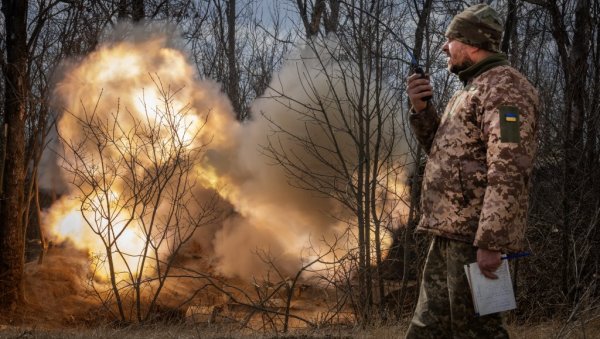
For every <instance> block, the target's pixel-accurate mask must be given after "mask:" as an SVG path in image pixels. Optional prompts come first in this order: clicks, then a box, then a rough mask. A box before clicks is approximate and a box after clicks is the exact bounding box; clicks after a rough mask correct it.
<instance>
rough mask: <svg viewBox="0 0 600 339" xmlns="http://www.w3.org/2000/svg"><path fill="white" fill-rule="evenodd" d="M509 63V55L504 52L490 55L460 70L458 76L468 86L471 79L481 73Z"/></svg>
mask: <svg viewBox="0 0 600 339" xmlns="http://www.w3.org/2000/svg"><path fill="white" fill-rule="evenodd" d="M504 65H509V63H508V57H507V56H506V54H504V53H497V54H493V55H490V56H489V57H487V58H485V59H483V60H481V61H479V62H478V63H476V64H475V65H472V66H471V67H469V68H467V69H465V70H464V71H460V72H458V78H459V79H460V81H462V83H463V85H464V86H466V85H467V83H469V82H470V81H471V79H473V78H475V77H476V76H478V75H479V74H481V73H483V72H485V71H487V70H490V69H492V68H494V67H498V66H504Z"/></svg>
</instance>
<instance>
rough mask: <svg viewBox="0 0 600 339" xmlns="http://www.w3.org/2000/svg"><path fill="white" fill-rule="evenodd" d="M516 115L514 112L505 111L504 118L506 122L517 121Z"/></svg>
mask: <svg viewBox="0 0 600 339" xmlns="http://www.w3.org/2000/svg"><path fill="white" fill-rule="evenodd" d="M517 118H518V115H517V114H515V113H506V115H505V117H504V119H506V121H508V122H517Z"/></svg>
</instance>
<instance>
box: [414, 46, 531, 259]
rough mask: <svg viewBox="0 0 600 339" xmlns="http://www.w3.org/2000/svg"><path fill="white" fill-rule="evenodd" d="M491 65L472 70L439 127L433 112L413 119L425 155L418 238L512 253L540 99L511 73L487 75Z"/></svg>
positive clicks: (519, 237)
mask: <svg viewBox="0 0 600 339" xmlns="http://www.w3.org/2000/svg"><path fill="white" fill-rule="evenodd" d="M488 59H489V60H488ZM488 59H485V60H483V61H481V62H479V63H477V64H475V65H473V66H471V69H469V70H468V72H467V73H469V74H475V76H473V77H472V78H470V79H465V80H466V82H465V83H466V86H465V87H464V88H463V89H462V90H460V91H458V92H457V93H456V94H455V95H454V96H453V97H452V99H451V100H450V102H449V103H448V105H447V106H446V110H445V112H444V114H443V115H442V117H441V119H440V118H438V117H437V114H436V112H435V109H434V108H433V107H432V105H428V107H427V109H426V110H424V111H422V112H418V113H414V114H411V116H410V122H411V127H412V129H413V132H414V134H415V136H416V137H417V139H418V140H419V142H420V143H421V144H422V145H423V147H424V148H425V150H426V151H427V153H428V161H427V165H426V167H425V174H424V178H423V192H422V195H421V208H422V216H421V220H420V221H419V225H418V227H417V230H418V231H419V232H427V233H430V234H433V235H438V236H442V237H445V238H450V239H454V240H459V241H463V242H467V243H469V244H473V245H474V246H476V247H481V248H485V249H489V250H500V251H503V252H513V251H519V250H521V249H522V248H523V245H524V233H525V222H526V216H527V215H526V214H527V206H528V199H527V198H528V190H529V179H530V173H531V169H532V166H533V157H534V154H535V151H536V143H535V133H536V117H537V110H538V106H539V98H538V94H537V91H536V90H535V88H534V87H533V86H532V85H531V84H530V83H529V82H528V81H527V79H526V78H525V77H524V76H523V75H521V74H520V73H519V72H518V71H517V70H515V69H514V68H512V67H510V66H508V65H500V66H496V67H493V68H491V69H490V68H489V63H490V60H492V62H495V61H494V60H497V59H498V55H496V56H494V57H491V58H488ZM477 69H486V70H485V71H484V72H482V73H481V72H477V71H476V70H477ZM466 71H467V70H466ZM459 75H460V74H459ZM507 109H508V110H509V111H511V112H513V113H514V114H513V115H511V117H510V120H511V121H509V118H508V116H506V114H505V112H506V111H507ZM503 114H504V115H503ZM501 118H502V119H501ZM507 126H508V128H509V129H511V130H512V134H517V138H515V136H514V135H513V136H512V137H511V138H507V136H506V135H503V133H505V134H506V128H507ZM503 137H504V140H503V139H502V138H503ZM511 141H512V142H511Z"/></svg>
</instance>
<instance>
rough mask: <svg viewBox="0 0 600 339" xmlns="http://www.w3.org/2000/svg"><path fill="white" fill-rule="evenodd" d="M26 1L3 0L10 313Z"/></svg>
mask: <svg viewBox="0 0 600 339" xmlns="http://www.w3.org/2000/svg"><path fill="white" fill-rule="evenodd" d="M27 8H28V1H27V0H3V1H2V12H3V13H4V18H5V22H6V26H5V27H6V38H7V39H6V54H7V58H6V66H5V69H4V74H5V102H4V123H5V124H6V125H7V126H8V130H7V136H6V154H5V157H6V159H5V163H4V173H3V176H2V179H3V180H2V196H1V205H0V291H2V293H0V307H1V309H2V311H4V312H11V311H12V310H14V309H15V307H16V306H17V305H18V303H20V302H22V301H23V300H24V295H23V281H22V280H23V265H24V258H23V255H24V250H25V234H24V227H23V222H22V218H21V213H22V210H23V200H24V184H25V160H24V159H25V117H26V113H27V112H26V98H27V92H28V90H27V77H26V75H27V48H26V46H27V31H26V23H27Z"/></svg>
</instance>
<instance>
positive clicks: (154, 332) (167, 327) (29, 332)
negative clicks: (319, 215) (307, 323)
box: [0, 316, 600, 339]
mask: <svg viewBox="0 0 600 339" xmlns="http://www.w3.org/2000/svg"><path fill="white" fill-rule="evenodd" d="M583 325H584V326H583ZM405 329H406V324H405V323H404V324H402V325H395V326H379V327H374V328H370V329H356V328H344V327H340V328H328V329H320V330H298V331H293V332H290V333H287V334H283V333H258V332H252V331H250V330H241V329H239V327H235V326H232V325H231V324H229V325H223V326H219V325H210V326H209V325H193V324H153V325H145V326H128V327H122V328H116V327H110V326H100V327H95V328H70V329H52V330H48V329H36V328H35V327H27V328H26V327H14V326H6V325H0V338H61V339H62V338H67V339H70V338H72V339H80V338H81V339H83V338H91V339H95V338H98V339H100V338H107V339H115V338H119V339H120V338H124V339H125V338H144V339H163V338H203V339H204V338H207V339H214V338H256V339H258V338H377V339H380V338H381V339H388V338H389V339H392V338H394V339H395V338H401V337H403V336H404V331H405ZM508 329H509V333H510V335H511V338H517V339H518V338H523V339H536V338H540V339H541V338H561V339H562V338H573V339H575V338H600V316H596V317H595V318H591V319H588V321H587V322H586V323H585V324H583V323H582V322H581V321H577V322H573V323H570V324H567V325H565V324H564V323H562V322H559V321H557V322H547V323H542V324H530V325H523V326H516V325H510V326H509V328H508Z"/></svg>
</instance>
